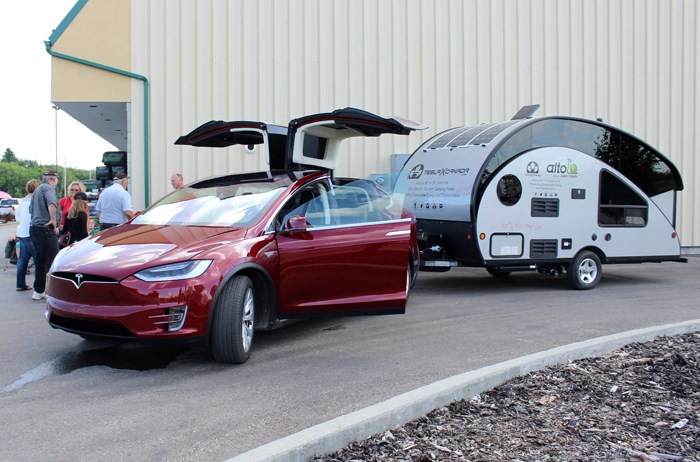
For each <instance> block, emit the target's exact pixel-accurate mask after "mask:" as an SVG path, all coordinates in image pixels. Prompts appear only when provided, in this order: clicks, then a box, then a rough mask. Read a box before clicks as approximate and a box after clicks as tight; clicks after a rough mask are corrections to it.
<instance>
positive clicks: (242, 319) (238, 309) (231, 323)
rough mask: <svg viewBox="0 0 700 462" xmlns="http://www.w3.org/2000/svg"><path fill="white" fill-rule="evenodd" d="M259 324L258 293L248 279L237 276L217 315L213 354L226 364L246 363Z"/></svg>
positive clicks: (224, 296)
mask: <svg viewBox="0 0 700 462" xmlns="http://www.w3.org/2000/svg"><path fill="white" fill-rule="evenodd" d="M254 321H255V293H254V292H253V281H251V280H250V278H249V277H248V276H235V277H234V278H233V279H232V280H231V281H230V282H229V283H228V284H226V286H225V287H224V288H223V291H222V293H221V298H220V299H219V302H218V303H217V306H216V311H215V312H214V324H213V329H212V333H211V352H212V356H214V359H216V360H217V361H219V362H225V363H238V364H240V363H244V362H246V361H247V360H248V358H249V357H250V348H251V346H252V343H253V329H254V327H255V325H254Z"/></svg>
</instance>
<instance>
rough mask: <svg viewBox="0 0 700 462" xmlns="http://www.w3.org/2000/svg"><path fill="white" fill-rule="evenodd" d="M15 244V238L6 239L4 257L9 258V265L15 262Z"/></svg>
mask: <svg viewBox="0 0 700 462" xmlns="http://www.w3.org/2000/svg"><path fill="white" fill-rule="evenodd" d="M16 246H17V240H13V241H11V240H9V239H8V240H7V244H5V258H7V259H9V260H10V264H11V265H16V264H17V251H16V250H15V248H16Z"/></svg>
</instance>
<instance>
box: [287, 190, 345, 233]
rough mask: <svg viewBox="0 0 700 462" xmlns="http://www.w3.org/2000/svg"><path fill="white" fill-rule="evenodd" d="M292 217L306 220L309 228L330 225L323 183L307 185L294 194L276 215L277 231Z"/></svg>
mask: <svg viewBox="0 0 700 462" xmlns="http://www.w3.org/2000/svg"><path fill="white" fill-rule="evenodd" d="M294 216H301V217H304V218H305V219H306V222H307V223H308V225H309V226H312V227H313V226H330V225H332V224H333V223H332V219H331V212H330V200H329V194H328V189H327V187H326V185H325V184H323V183H315V184H312V185H308V186H305V187H303V188H302V189H300V190H299V191H297V192H296V193H294V194H293V195H292V196H291V197H290V198H289V200H288V201H287V202H286V203H285V204H284V206H283V207H282V209H281V210H280V212H279V213H278V214H277V220H276V222H277V229H282V228H284V227H285V225H286V224H287V223H288V222H289V219H290V218H291V217H294Z"/></svg>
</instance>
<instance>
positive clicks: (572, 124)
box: [480, 118, 683, 197]
mask: <svg viewBox="0 0 700 462" xmlns="http://www.w3.org/2000/svg"><path fill="white" fill-rule="evenodd" d="M545 146H566V147H569V148H572V149H576V150H577V151H581V152H583V153H585V154H588V155H589V156H591V157H595V158H596V159H598V160H600V161H602V162H605V163H606V164H608V165H610V166H611V167H612V168H614V169H616V170H618V171H619V172H620V173H622V174H623V175H625V176H626V177H627V178H628V179H630V180H631V181H632V183H634V184H635V185H636V186H637V187H639V189H641V190H642V191H643V192H644V193H645V194H646V195H647V196H649V197H654V196H656V195H658V194H662V193H665V192H667V191H671V190H681V189H683V185H682V183H681V182H680V179H679V177H677V175H676V173H674V170H675V169H674V168H673V166H672V165H671V164H670V163H669V162H668V161H667V160H666V159H664V157H663V156H662V155H661V154H659V153H658V152H656V151H655V150H654V149H652V148H651V147H649V146H647V145H646V144H644V143H643V142H641V141H640V140H638V139H636V138H634V137H633V136H630V135H628V134H626V133H624V132H622V131H618V130H614V129H611V128H609V127H605V126H602V125H597V124H595V123H591V122H587V121H583V120H577V119H564V118H545V119H541V120H538V121H535V122H533V123H532V124H529V125H526V126H524V127H522V128H521V129H520V130H518V131H516V132H515V133H513V134H512V135H511V136H510V137H509V138H508V139H506V141H505V142H504V143H503V144H502V145H501V146H500V147H499V148H498V149H496V150H495V151H494V152H493V154H491V157H490V159H488V161H487V163H486V166H485V168H484V171H483V173H482V176H481V178H480V187H482V188H483V187H484V186H485V185H486V183H487V182H488V180H489V177H490V176H491V175H493V173H494V172H496V171H497V170H498V168H499V167H500V166H501V165H503V164H505V163H506V162H508V161H509V160H510V159H512V158H513V157H515V156H517V155H518V154H520V153H523V152H525V151H528V150H530V149H535V148H540V147H545Z"/></svg>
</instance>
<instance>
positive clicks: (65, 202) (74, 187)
mask: <svg viewBox="0 0 700 462" xmlns="http://www.w3.org/2000/svg"><path fill="white" fill-rule="evenodd" d="M78 192H82V193H84V192H85V185H83V183H81V182H80V181H74V182H72V183H71V184H70V186H68V194H67V195H66V197H62V198H61V199H60V200H59V201H58V206H59V208H60V209H61V226H60V227H59V231H61V232H63V225H64V224H65V223H66V215H68V210H70V206H71V205H73V196H75V193H78Z"/></svg>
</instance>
